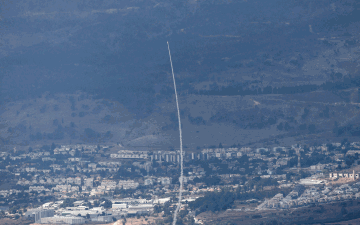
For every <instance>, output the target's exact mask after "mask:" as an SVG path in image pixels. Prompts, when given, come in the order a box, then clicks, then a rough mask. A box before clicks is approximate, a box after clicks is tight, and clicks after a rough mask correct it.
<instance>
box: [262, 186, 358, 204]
mask: <svg viewBox="0 0 360 225" xmlns="http://www.w3.org/2000/svg"><path fill="white" fill-rule="evenodd" d="M359 188H360V182H358V183H355V184H353V185H349V184H343V185H341V186H339V187H332V186H329V185H327V186H324V185H320V186H319V185H312V186H310V187H308V188H307V189H305V187H304V186H303V185H297V186H295V188H294V190H293V191H291V192H290V193H289V194H288V195H287V196H286V197H284V196H283V194H281V193H279V194H277V195H275V196H274V197H273V198H271V199H265V201H264V202H263V203H261V204H260V205H259V206H258V207H257V208H256V209H257V210H268V209H288V208H294V207H301V206H306V205H309V204H313V203H326V202H333V201H340V200H349V199H359V198H360V192H359Z"/></svg>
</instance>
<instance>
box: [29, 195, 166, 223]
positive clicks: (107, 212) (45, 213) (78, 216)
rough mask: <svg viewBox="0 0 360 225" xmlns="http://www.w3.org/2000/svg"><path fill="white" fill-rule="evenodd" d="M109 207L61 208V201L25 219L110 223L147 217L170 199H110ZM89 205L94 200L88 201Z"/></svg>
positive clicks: (79, 203)
mask: <svg viewBox="0 0 360 225" xmlns="http://www.w3.org/2000/svg"><path fill="white" fill-rule="evenodd" d="M110 200H111V207H110V208H104V207H103V206H99V207H89V206H88V202H85V201H84V200H80V201H75V202H74V203H73V204H74V206H72V207H65V208H61V207H60V206H61V204H62V203H63V201H57V202H48V203H45V204H43V205H42V206H41V207H39V208H35V209H30V210H28V211H27V212H26V213H25V217H27V218H29V219H33V220H34V221H35V223H43V224H58V223H61V224H84V223H88V222H91V223H94V222H103V223H108V222H112V221H113V220H114V219H115V220H116V219H120V218H122V217H126V216H128V215H133V216H134V215H149V214H151V213H152V212H153V211H154V206H155V205H164V204H165V203H166V202H168V201H170V198H160V199H151V200H146V199H134V198H125V199H110ZM89 203H90V204H93V203H94V200H90V201H89Z"/></svg>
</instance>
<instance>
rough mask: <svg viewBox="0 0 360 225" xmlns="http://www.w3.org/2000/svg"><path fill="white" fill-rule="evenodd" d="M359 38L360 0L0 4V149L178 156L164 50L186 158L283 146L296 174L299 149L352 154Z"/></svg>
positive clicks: (359, 107) (359, 117) (358, 108)
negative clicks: (93, 150)
mask: <svg viewBox="0 0 360 225" xmlns="http://www.w3.org/2000/svg"><path fill="white" fill-rule="evenodd" d="M359 31H360V2H359V1H356V0H318V1H311V0H302V1H295V0H239V1H236V0H219V1H215V0H211V1H205V0H188V1H180V0H171V1H170V0H162V1H157V0H151V1H143V0H123V1H115V0H106V1H99V0H87V1H85V0H81V1H66V0H49V1H40V0H18V1H2V2H1V3H0V148H1V149H2V151H3V152H14V154H15V153H16V149H17V150H18V151H24V152H28V151H29V149H31V150H32V149H35V148H39V149H42V150H44V151H45V150H46V151H48V150H49V149H51V151H54V149H57V148H59V149H60V146H63V147H64V146H65V145H66V146H73V145H74V146H75V145H78V144H79V145H82V146H83V145H84V146H85V145H89V146H98V147H97V150H98V151H100V149H102V150H101V151H103V152H102V153H101V154H103V156H101V157H104V154H105V155H106V154H108V155H106V156H109V157H110V155H111V154H115V150H114V149H116V150H119V151H122V150H124V149H127V150H139V151H140V150H141V151H143V150H144V151H147V150H149V151H157V150H161V151H171V152H175V151H176V150H178V149H179V130H178V120H177V114H176V104H175V96H174V87H173V81H172V75H171V67H170V63H169V54H168V51H167V44H166V42H167V41H168V42H169V44H170V47H171V54H172V62H173V65H174V73H175V77H176V82H177V91H178V94H179V106H180V115H181V121H182V129H183V144H184V150H185V151H187V153H188V154H191V153H194V154H200V153H201V152H202V154H203V155H202V156H201V157H204V154H205V153H204V151H205V152H206V151H207V150H206V149H217V148H219V149H222V148H224V149H225V148H229V149H230V148H238V149H243V150H244V149H247V148H252V149H253V150H251V152H252V153H254V154H255V149H259V148H262V147H266V148H269V149H272V148H274V147H278V146H285V147H286V148H291V149H292V150H294V152H295V153H294V154H293V155H290V156H286V157H287V158H288V162H289V164H286V165H289V167H290V164H291V167H292V166H295V165H297V160H298V159H297V156H298V155H300V153H299V152H300V150H298V148H299V149H301V146H307V147H309V149H310V146H320V145H326V144H330V143H341V145H340V146H338V145H337V144H336V145H334V146H336V148H339V151H342V150H340V149H342V147H344V148H346V149H347V150H354V149H353V147H349V146H356V145H355V144H354V145H350V143H355V142H358V141H359V137H360V91H359V87H360V69H359V68H360V67H359V65H360V64H359V59H360V42H359V37H360V33H359ZM347 143H348V144H347ZM43 146H47V147H43ZM50 146H51V148H50ZM101 146H107V147H104V148H102V147H101ZM108 146H110V147H109V148H108ZM113 146H115V147H114V149H113V150H111V151H110V150H108V152H106V151H107V150H106V149H111V148H112V147H113ZM290 146H292V147H290ZM294 146H296V147H294ZM66 148H67V147H66ZM66 148H65V147H64V149H66ZM69 148H70V147H69ZM79 148H80V147H79ZM82 148H83V147H82ZM328 148H330V147H329V146H328ZM334 148H335V147H334ZM350 148H351V149H350ZM14 149H15V150H14ZM74 149H75V148H74ZM104 149H105V150H104ZM204 149H205V150H204ZM274 149H275V148H274ZM314 149H315V147H314ZM42 150H41V151H42ZM83 150H84V149H83ZM85 150H86V149H85ZM244 151H245V150H244ZM246 151H248V150H246ZM246 151H245V152H246ZM256 151H260V150H256ZM274 151H275V150H274ZM311 151H313V150H311ZM215 152H216V151H215V150H214V154H215V155H216V154H217V153H215ZM257 153H259V152H257ZM4 154H5V153H4ZM24 154H25V153H24ZM52 154H53V152H52ZM74 154H75V153H74ZM99 154H100V153H99ZM119 154H120V153H119ZM154 154H155V153H154ZM169 154H170V153H169ZM206 154H207V153H206ZM209 154H210V153H209ZM219 154H220V153H219ZM221 154H225V153H223V152H222V153H221ZM234 154H235V153H234ZM243 154H245V153H244V152H243V153H241V156H242V155H243ZM249 154H250V153H249ZM304 154H305V153H304ZM324 154H325V153H324ZM343 154H346V152H343ZM354 154H355V153H354ZM150 155H151V154H150ZM230 155H231V154H230ZM4 157H5V156H4ZM149 157H150V156H149ZM154 157H155V155H154ZM164 157H166V156H165V155H164ZM168 157H170V159H169V160H170V161H171V156H168ZM174 157H175V156H174ZM187 157H190V158H191V159H192V160H194V159H195V158H196V157H195V156H194V155H189V156H187ZM216 157H217V158H219V157H218V156H216ZM216 157H215V158H216ZM237 157H240V155H237ZM249 157H252V156H249ZM269 157H270V156H269ZM291 157H293V158H294V159H293V161H291V160H290V158H291ZM301 157H303V158H301ZM306 157H308V156H305V155H302V156H299V161H300V159H301V160H302V159H305V158H306ZM316 157H317V156H316ZM316 157H315V156H314V158H316ZM329 157H330V156H329ZM334 157H335V156H334ZM95 159H96V157H95ZM95 159H94V160H95ZM152 159H153V158H152ZM165 159H166V158H165ZM198 159H199V160H200V156H199V158H198ZM201 159H202V160H204V158H201ZM308 159H309V160H310V156H309V158H308ZM316 159H318V158H316ZM161 160H162V158H161V156H160V162H161ZM174 160H175V161H176V159H175V158H174ZM334 160H335V159H334ZM354 160H355V159H354ZM356 160H357V159H356ZM356 160H355V161H356ZM5 161H6V160H5V158H4V162H5ZM95 161H96V160H95ZM290 161H291V163H290ZM295 161H296V162H295ZM325 161H326V160H325V158H324V159H323V161H321V163H327V162H328V161H326V162H325ZM355 161H354V162H353V161H351V162H352V163H354V165H355V164H356V163H355ZM329 162H330V161H329ZM337 162H339V165H340V164H341V163H340V161H338V160H337ZM344 162H349V161H346V160H344ZM219 163H220V162H219ZM228 163H230V162H228ZM317 163H320V161H319V162H315V161H314V162H313V163H305V164H304V165H306V166H314V165H315V164H317ZM275 164H276V163H275ZM280 164H281V163H280ZM9 165H10V164H9ZM276 165H279V164H276ZM350 165H352V164H350ZM123 166H124V164H123ZM0 167H1V166H0ZM160 167H161V163H160ZM230 167H231V166H229V168H230ZM259 167H261V166H259ZM299 167H300V166H299ZM1 168H2V167H1ZM4 168H7V167H6V165H5V164H4ZM144 168H145V167H144ZM204 168H205V167H204ZM214 168H216V166H215V167H214ZM219 168H221V166H219ZM329 168H330V167H329ZM331 168H332V167H331ZM336 168H337V167H336ZM340 168H343V169H344V168H345V167H344V166H343V167H341V166H340ZM349 168H352V167H351V166H349V165H348V167H346V169H349ZM208 169H209V171H210V167H208ZM332 169H334V168H332ZM205 170H206V168H205ZM220 170H221V169H220ZM254 170H255V168H254ZM334 170H335V169H334ZM55 171H56V170H55ZM55 171H54V172H55ZM155 171H157V170H155ZM174 171H175V170H174ZM189 171H190V170H189ZM189 171H188V172H189ZM246 171H247V170H246ZM264 171H268V170H265V169H264V168H262V172H261V171H260V172H259V173H258V172H254V174H258V175H259V176H260V175H264V174H265V172H264ZM330 171H332V170H329V171H326V173H327V172H330ZM130 172H131V171H130ZM167 172H169V171H167ZM350 172H351V171H350ZM355 172H356V171H355ZM154 173H155V172H154ZM194 173H195V172H194ZM224 173H225V172H224ZM246 173H248V172H246ZM249 173H250V172H249ZM267 173H268V174H269V175H270V174H276V172H275V170H271V169H270V172H266V174H267ZM323 173H324V172H323ZM147 175H149V171H148V173H147ZM277 175H280V174H277ZM121 176H122V175H119V177H121ZM167 176H170V175H169V174H167ZM176 176H177V175H176ZM209 176H210V175H209V174H206V177H207V178H208V177H209ZM289 176H290V175H289ZM301 176H302V175H301ZM93 177H94V176H93ZM129 177H130V178H131V176H129ZM304 177H305V175H304ZM304 177H301V178H304ZM211 178H212V176H211ZM176 179H178V177H176V178H174V179H173V180H176ZM199 179H200V178H199ZM201 179H203V178H201ZM209 179H210V178H209ZM259 179H260V178H259ZM279 179H280V178H279ZM204 182H205V178H204ZM243 182H245V181H243ZM205 183H206V182H205ZM240 183H241V182H240ZM1 185H2V184H0V190H2V186H1ZM13 185H15V183H14V184H13ZM207 185H208V186H210V185H209V184H207ZM244 185H245V184H244ZM255 186H256V185H255ZM255 189H256V188H255ZM284 194H285V192H284ZM0 200H1V199H0ZM238 200H239V199H238ZM247 200H248V199H247ZM239 201H240V200H239ZM0 202H1V201H0ZM0 206H1V203H0ZM225 217H226V216H225ZM204 221H206V220H204ZM214 223H215V224H216V222H214ZM284 224H286V223H284Z"/></svg>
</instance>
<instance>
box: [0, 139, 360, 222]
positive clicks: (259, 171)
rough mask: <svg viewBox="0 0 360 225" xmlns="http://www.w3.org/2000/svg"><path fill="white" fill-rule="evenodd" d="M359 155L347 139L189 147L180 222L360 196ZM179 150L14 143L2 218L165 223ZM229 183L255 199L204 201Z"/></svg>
mask: <svg viewBox="0 0 360 225" xmlns="http://www.w3.org/2000/svg"><path fill="white" fill-rule="evenodd" d="M359 154H360V143H358V142H352V143H350V142H348V141H347V140H346V139H345V140H343V141H342V142H341V143H327V144H323V145H319V146H300V145H297V144H295V145H292V146H278V147H272V148H267V147H261V148H250V147H238V146H232V147H228V148H225V147H223V146H222V145H221V144H219V146H217V147H215V146H212V147H211V148H210V147H209V148H204V149H197V150H196V151H191V152H190V151H186V153H185V154H184V155H183V157H184V177H183V182H184V192H183V199H182V201H181V202H182V205H181V211H180V214H179V217H180V218H179V222H181V223H183V224H203V223H204V222H205V221H204V218H202V217H201V213H202V212H205V211H206V210H210V211H220V210H228V211H229V210H230V211H244V212H245V211H258V212H261V211H264V210H271V209H279V210H285V209H289V208H298V207H303V206H306V205H310V204H314V203H318V204H325V203H329V202H336V201H343V200H351V199H359V198H360V191H359V188H360V182H359V181H357V180H358V178H359V172H360V166H359V164H360V160H359ZM180 158H181V156H180V151H176V150H153V151H150V150H141V149H128V148H126V147H123V146H122V145H121V144H112V145H89V144H75V145H56V144H54V143H53V144H52V145H51V146H48V145H44V146H37V147H28V148H27V149H25V150H24V149H22V150H18V149H17V148H16V147H14V149H13V150H12V151H11V152H0V174H1V176H0V179H1V184H2V186H1V187H2V188H1V190H0V217H1V218H10V219H13V220H19V219H23V220H27V221H32V222H35V223H41V224H56V223H66V224H84V223H89V222H91V223H94V224H96V223H98V224H104V223H110V222H114V221H121V222H123V224H125V222H126V221H129V220H139V221H142V222H143V223H140V224H162V223H163V224H166V223H169V222H170V221H171V220H172V212H173V210H174V207H175V206H176V203H177V194H178V190H179V174H180V172H179V167H180V166H179V163H180ZM224 191H227V192H231V193H238V195H237V196H242V197H238V198H239V199H240V200H242V201H247V202H251V203H252V204H248V205H247V206H246V205H245V206H244V205H237V204H236V202H235V201H234V200H232V201H231V202H230V204H227V206H226V207H220V208H219V207H218V206H211V205H206V207H205V208H206V210H205V208H204V207H203V204H209V203H204V201H203V200H204V196H206V195H208V194H209V193H222V192H224ZM262 193H263V194H262ZM254 196H255V197H254ZM232 198H235V199H236V197H234V196H232ZM214 204H215V203H214Z"/></svg>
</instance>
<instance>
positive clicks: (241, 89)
mask: <svg viewBox="0 0 360 225" xmlns="http://www.w3.org/2000/svg"><path fill="white" fill-rule="evenodd" d="M249 86H250V84H249V83H234V84H231V85H229V86H226V87H220V86H219V85H218V84H216V83H213V84H212V85H210V90H199V91H197V92H196V91H194V94H202V95H262V94H299V93H306V92H312V91H316V90H326V91H336V90H344V89H348V88H352V87H360V77H355V78H351V77H344V78H343V79H342V81H336V82H335V81H327V82H325V83H323V84H321V85H316V84H304V85H296V86H292V87H285V86H284V87H275V88H274V87H272V86H266V87H264V88H260V87H259V88H254V87H251V88H249Z"/></svg>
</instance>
